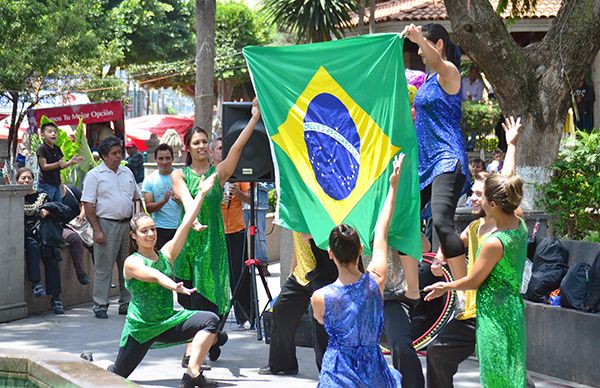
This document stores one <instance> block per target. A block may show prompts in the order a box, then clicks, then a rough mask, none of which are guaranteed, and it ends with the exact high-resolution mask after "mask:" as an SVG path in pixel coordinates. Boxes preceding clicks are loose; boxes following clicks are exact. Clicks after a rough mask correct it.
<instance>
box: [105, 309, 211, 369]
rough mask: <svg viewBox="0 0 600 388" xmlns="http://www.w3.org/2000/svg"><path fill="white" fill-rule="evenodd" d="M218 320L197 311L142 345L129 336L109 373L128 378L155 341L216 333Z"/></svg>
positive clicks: (209, 313)
mask: <svg viewBox="0 0 600 388" xmlns="http://www.w3.org/2000/svg"><path fill="white" fill-rule="evenodd" d="M218 326H219V318H218V317H217V316H216V315H215V314H213V313H211V312H208V311H198V312H197V313H195V314H194V315H192V316H191V317H190V318H188V319H187V320H186V321H185V322H183V323H180V324H179V325H177V326H175V327H173V328H171V329H169V330H167V331H165V332H164V333H162V334H160V335H158V336H157V337H155V338H153V339H151V340H150V341H147V342H144V343H143V344H141V343H139V342H137V341H136V340H135V338H133V337H132V336H129V337H128V338H127V343H126V344H125V347H122V348H119V354H118V355H117V360H116V361H115V363H114V364H113V365H111V366H109V367H108V370H109V371H110V372H113V373H115V374H118V375H119V376H123V377H128V376H129V375H130V374H131V372H133V370H134V369H135V368H136V367H137V366H138V365H139V364H140V362H142V360H143V359H144V357H145V356H146V353H148V349H150V346H152V344H153V343H154V342H156V341H159V342H164V343H179V342H183V341H187V340H191V339H193V338H194V336H195V335H196V334H197V333H198V332H199V331H201V330H204V331H208V332H209V333H216V332H217V327H218Z"/></svg>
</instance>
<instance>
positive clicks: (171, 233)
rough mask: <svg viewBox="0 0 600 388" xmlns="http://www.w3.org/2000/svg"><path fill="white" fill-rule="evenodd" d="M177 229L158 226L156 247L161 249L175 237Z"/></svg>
mask: <svg viewBox="0 0 600 388" xmlns="http://www.w3.org/2000/svg"><path fill="white" fill-rule="evenodd" d="M176 231H177V229H165V228H156V249H157V250H160V249H161V248H162V247H163V246H164V245H165V244H166V243H167V242H169V241H170V240H172V239H173V237H175V232H176Z"/></svg>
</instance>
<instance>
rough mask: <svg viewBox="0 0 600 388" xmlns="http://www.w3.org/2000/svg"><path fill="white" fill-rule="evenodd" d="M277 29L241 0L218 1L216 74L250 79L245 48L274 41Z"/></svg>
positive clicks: (229, 77) (217, 75) (225, 77)
mask: <svg viewBox="0 0 600 388" xmlns="http://www.w3.org/2000/svg"><path fill="white" fill-rule="evenodd" d="M273 35H274V28H273V27H272V26H268V24H267V23H266V22H265V17H264V15H263V14H261V13H260V12H255V11H252V10H251V9H250V8H249V7H248V6H247V5H246V4H245V3H244V2H243V1H241V0H230V1H218V2H217V12H216V15H215V77H216V78H218V79H232V78H233V79H242V80H246V79H248V70H247V68H246V61H245V60H244V57H243V56H242V48H244V47H245V46H249V45H263V44H265V43H268V42H270V41H271V40H272V36H273Z"/></svg>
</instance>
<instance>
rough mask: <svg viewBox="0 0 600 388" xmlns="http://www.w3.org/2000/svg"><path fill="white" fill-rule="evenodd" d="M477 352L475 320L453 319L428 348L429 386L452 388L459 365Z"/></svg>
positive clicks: (431, 387)
mask: <svg viewBox="0 0 600 388" xmlns="http://www.w3.org/2000/svg"><path fill="white" fill-rule="evenodd" d="M474 351H475V319H474V318H472V319H465V320H458V319H453V320H451V321H450V322H448V324H447V325H446V327H445V328H444V330H442V332H441V333H440V334H439V335H438V337H437V338H436V339H435V340H434V341H433V342H432V343H431V344H429V346H428V347H427V386H428V387H429V388H451V387H453V384H452V380H453V377H454V375H455V374H456V371H458V365H459V364H460V363H461V362H463V361H464V360H466V359H467V358H468V357H469V356H471V355H472V354H473V352H474Z"/></svg>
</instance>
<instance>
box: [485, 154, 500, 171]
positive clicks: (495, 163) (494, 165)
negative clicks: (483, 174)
mask: <svg viewBox="0 0 600 388" xmlns="http://www.w3.org/2000/svg"><path fill="white" fill-rule="evenodd" d="M492 155H493V156H494V160H492V161H491V162H490V164H488V166H487V169H486V171H487V172H500V171H502V166H503V165H504V152H502V150H501V149H500V148H496V150H495V151H494V153H493V154H492Z"/></svg>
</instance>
